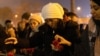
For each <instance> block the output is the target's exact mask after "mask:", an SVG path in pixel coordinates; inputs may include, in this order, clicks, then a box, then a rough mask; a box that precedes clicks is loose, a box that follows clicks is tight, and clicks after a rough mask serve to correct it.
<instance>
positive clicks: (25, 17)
mask: <svg viewBox="0 0 100 56" xmlns="http://www.w3.org/2000/svg"><path fill="white" fill-rule="evenodd" d="M29 17H30V13H29V12H25V13H23V14H22V16H21V18H22V20H25V21H28V20H29Z"/></svg>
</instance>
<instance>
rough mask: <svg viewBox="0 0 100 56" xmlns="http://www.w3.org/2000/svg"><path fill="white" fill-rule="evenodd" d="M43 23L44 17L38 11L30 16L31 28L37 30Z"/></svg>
mask: <svg viewBox="0 0 100 56" xmlns="http://www.w3.org/2000/svg"><path fill="white" fill-rule="evenodd" d="M42 23H43V20H42V17H41V15H40V14H38V13H34V14H32V15H31V16H30V18H29V25H30V27H31V29H33V30H35V29H36V28H38V27H39V26H40V25H41V24H42Z"/></svg>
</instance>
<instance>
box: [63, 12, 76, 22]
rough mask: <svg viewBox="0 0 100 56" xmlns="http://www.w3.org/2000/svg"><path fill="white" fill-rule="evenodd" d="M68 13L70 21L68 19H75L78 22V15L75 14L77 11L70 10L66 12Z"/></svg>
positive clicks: (67, 16)
mask: <svg viewBox="0 0 100 56" xmlns="http://www.w3.org/2000/svg"><path fill="white" fill-rule="evenodd" d="M65 15H66V18H67V19H66V20H67V21H68V20H72V21H75V22H78V16H77V15H76V14H75V13H73V12H68V13H66V14H65Z"/></svg>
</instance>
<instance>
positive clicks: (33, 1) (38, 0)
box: [0, 0, 90, 17]
mask: <svg viewBox="0 0 100 56" xmlns="http://www.w3.org/2000/svg"><path fill="white" fill-rule="evenodd" d="M48 2H58V3H60V4H61V5H62V6H63V7H66V8H67V9H68V10H69V11H70V0H0V7H5V6H7V7H10V8H11V9H12V10H13V11H16V9H18V8H19V7H20V5H21V4H23V3H24V4H28V5H29V6H30V7H31V8H32V9H31V10H33V11H34V10H36V9H37V10H38V11H40V10H41V8H42V6H43V5H45V4H46V3H48ZM75 6H76V7H77V6H80V7H81V8H82V9H81V11H78V12H77V14H78V15H79V16H81V17H86V16H87V15H89V14H90V6H89V0H75Z"/></svg>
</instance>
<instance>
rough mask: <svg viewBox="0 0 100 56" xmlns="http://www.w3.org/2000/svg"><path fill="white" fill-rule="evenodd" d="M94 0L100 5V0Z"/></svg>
mask: <svg viewBox="0 0 100 56" xmlns="http://www.w3.org/2000/svg"><path fill="white" fill-rule="evenodd" d="M92 1H94V2H95V3H96V4H98V5H99V6H100V0H92Z"/></svg>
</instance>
